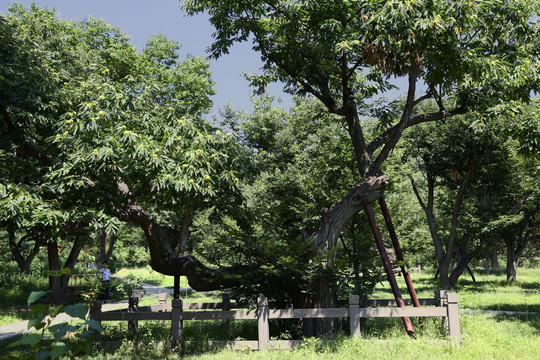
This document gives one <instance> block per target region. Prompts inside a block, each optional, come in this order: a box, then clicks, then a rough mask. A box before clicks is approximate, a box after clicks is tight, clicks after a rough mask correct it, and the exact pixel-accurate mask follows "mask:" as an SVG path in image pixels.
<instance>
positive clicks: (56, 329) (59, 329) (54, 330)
mask: <svg viewBox="0 0 540 360" xmlns="http://www.w3.org/2000/svg"><path fill="white" fill-rule="evenodd" d="M78 329H79V327H78V326H75V325H70V324H67V323H61V324H55V325H52V326H50V327H49V331H50V332H51V334H53V336H54V338H55V339H57V340H59V339H61V338H63V337H64V336H65V335H66V334H67V333H68V332H75V331H77V330H78Z"/></svg>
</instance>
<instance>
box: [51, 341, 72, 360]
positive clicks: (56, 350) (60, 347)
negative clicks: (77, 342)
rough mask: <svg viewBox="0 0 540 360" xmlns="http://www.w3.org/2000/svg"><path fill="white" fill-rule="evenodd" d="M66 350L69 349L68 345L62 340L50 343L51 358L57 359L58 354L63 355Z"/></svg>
mask: <svg viewBox="0 0 540 360" xmlns="http://www.w3.org/2000/svg"><path fill="white" fill-rule="evenodd" d="M68 350H69V345H67V344H65V343H63V342H55V343H53V344H52V349H51V358H52V359H58V358H59V357H60V356H62V355H64V354H65V353H66V352H67V351H68Z"/></svg>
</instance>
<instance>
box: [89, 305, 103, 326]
mask: <svg viewBox="0 0 540 360" xmlns="http://www.w3.org/2000/svg"><path fill="white" fill-rule="evenodd" d="M90 319H91V320H95V321H99V322H101V301H92V302H91V303H90Z"/></svg>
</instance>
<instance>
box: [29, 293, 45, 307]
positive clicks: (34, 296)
mask: <svg viewBox="0 0 540 360" xmlns="http://www.w3.org/2000/svg"><path fill="white" fill-rule="evenodd" d="M48 293H49V291H32V292H31V293H30V296H28V306H30V305H32V304H33V303H34V302H36V301H37V300H39V299H41V298H42V297H43V296H45V295H47V294H48Z"/></svg>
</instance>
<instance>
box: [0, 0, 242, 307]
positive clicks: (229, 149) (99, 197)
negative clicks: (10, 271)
mask: <svg viewBox="0 0 540 360" xmlns="http://www.w3.org/2000/svg"><path fill="white" fill-rule="evenodd" d="M10 12H11V13H10V14H7V15H3V16H2V18H1V22H0V25H1V37H2V43H3V44H4V45H3V47H2V50H1V53H0V61H1V63H2V66H1V68H2V70H0V71H2V73H1V76H0V79H1V81H2V86H1V89H2V90H1V91H2V96H1V103H0V110H1V115H2V116H1V120H2V121H1V122H0V126H1V130H2V147H1V152H0V158H1V159H2V167H1V169H2V173H1V181H0V183H1V186H0V192H1V193H2V198H1V201H0V207H1V209H2V211H1V212H0V213H1V214H2V218H1V219H0V221H1V222H2V226H7V227H9V226H12V227H14V228H15V229H16V231H19V232H21V233H23V234H30V233H32V232H35V231H38V232H40V234H43V236H44V237H45V239H46V244H47V248H48V253H49V268H50V270H52V271H59V270H60V267H61V266H60V263H59V261H60V259H59V256H58V253H59V250H60V249H61V248H62V247H67V246H70V247H71V249H72V250H71V254H70V256H69V258H68V260H67V263H66V264H65V266H66V267H68V268H69V267H72V266H73V264H74V262H75V261H76V259H77V257H78V253H79V252H80V250H81V249H82V246H83V245H84V243H85V241H86V239H88V237H89V232H90V231H91V230H92V229H94V231H96V232H100V231H101V230H102V229H103V228H105V230H106V232H107V233H109V234H112V233H114V232H115V230H117V229H118V227H119V222H118V220H121V221H128V222H131V223H135V224H137V225H139V226H140V227H141V228H142V229H143V231H144V232H145V235H146V236H147V240H148V245H149V248H150V253H151V264H152V266H153V267H154V269H156V270H157V271H160V272H162V273H165V274H169V275H176V274H178V273H182V274H185V271H192V272H193V271H195V270H194V269H193V268H190V267H189V266H193V267H195V266H198V265H199V263H198V262H196V261H195V260H194V259H193V258H192V257H189V256H186V257H182V256H177V255H176V253H175V251H174V249H173V248H172V242H171V238H170V232H168V231H167V228H166V227H165V226H162V225H160V223H159V221H160V219H164V218H165V217H164V216H163V215H162V213H161V211H162V210H164V209H165V210H169V211H174V212H175V213H176V214H183V213H185V211H186V209H191V208H200V207H204V206H206V204H208V203H212V204H214V203H218V204H226V205H223V206H222V207H223V209H224V211H225V210H226V209H227V206H228V207H229V208H231V207H234V204H237V203H238V202H241V201H242V198H241V196H239V194H238V192H237V191H236V188H237V186H238V181H239V180H238V177H239V176H240V175H239V174H238V171H239V170H241V166H242V164H243V160H244V158H243V150H242V148H240V147H239V146H238V145H236V144H235V142H234V137H233V136H232V135H231V134H227V133H224V132H222V131H220V130H218V129H216V128H214V127H213V126H211V125H209V124H208V123H207V122H206V121H204V120H203V119H202V115H203V114H204V113H206V112H207V111H208V109H209V107H210V105H211V102H210V100H209V95H210V94H212V93H213V89H212V83H211V81H210V79H209V73H208V64H207V63H206V62H205V61H204V60H203V59H201V58H192V57H190V58H188V59H187V60H185V61H183V62H181V61H178V55H177V50H178V49H179V46H178V44H177V43H175V42H171V41H169V40H167V39H165V38H164V37H163V36H156V37H153V38H151V39H150V40H149V42H148V44H147V46H146V47H145V49H144V50H143V51H142V53H137V52H136V51H135V48H134V47H133V46H132V45H131V44H129V42H128V38H127V37H126V36H125V35H124V34H122V33H121V32H120V31H119V30H118V29H115V28H113V27H111V26H109V25H107V24H105V23H104V22H102V21H100V20H97V19H92V18H90V19H88V20H86V21H83V22H80V23H75V22H71V21H63V20H60V19H58V18H57V16H56V13H55V12H54V11H50V10H46V9H41V8H39V7H37V6H36V5H31V6H30V8H28V9H25V8H24V7H22V6H21V5H15V6H12V7H11V8H10ZM247 163H248V162H247V161H246V164H247ZM8 164H14V165H15V166H11V165H9V166H8ZM150 211H153V212H154V214H155V215H152V214H151V213H150ZM186 264H187V266H186ZM186 269H187V270H186ZM201 269H206V271H207V278H206V279H210V280H209V282H211V281H213V280H212V277H213V276H214V275H215V274H219V271H214V270H211V269H207V268H205V267H204V266H202V267H201ZM200 278H201V279H203V277H200ZM68 279H69V277H68V276H67V274H66V276H64V277H61V278H58V277H51V289H52V290H53V295H52V297H51V300H52V301H53V302H63V301H65V296H64V295H65V288H66V285H67V281H68ZM200 283H201V284H203V285H201V287H204V286H205V285H204V279H203V280H200ZM192 285H193V286H194V287H196V283H193V282H192Z"/></svg>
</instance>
